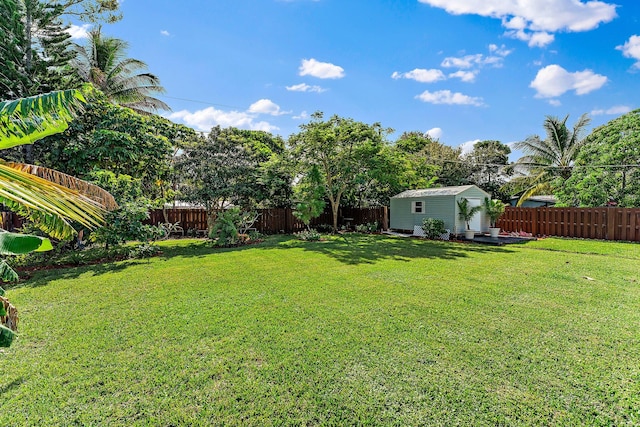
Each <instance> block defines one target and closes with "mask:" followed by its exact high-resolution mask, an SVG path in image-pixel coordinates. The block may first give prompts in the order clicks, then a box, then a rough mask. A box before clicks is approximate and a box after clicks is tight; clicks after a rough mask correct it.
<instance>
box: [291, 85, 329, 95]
mask: <svg viewBox="0 0 640 427" xmlns="http://www.w3.org/2000/svg"><path fill="white" fill-rule="evenodd" d="M286 88H287V90H289V91H292V92H316V93H322V92H326V91H327V90H326V89H325V88H322V87H320V86H310V85H308V84H306V83H300V84H297V85H293V86H287V87H286Z"/></svg>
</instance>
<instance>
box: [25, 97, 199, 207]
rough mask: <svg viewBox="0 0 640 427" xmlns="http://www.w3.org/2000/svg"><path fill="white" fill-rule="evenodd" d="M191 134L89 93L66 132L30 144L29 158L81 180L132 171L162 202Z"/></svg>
mask: <svg viewBox="0 0 640 427" xmlns="http://www.w3.org/2000/svg"><path fill="white" fill-rule="evenodd" d="M195 138H196V133H195V131H193V130H192V129H190V128H188V127H186V126H183V125H179V124H175V123H173V122H171V121H170V120H167V119H165V118H163V117H160V116H157V115H141V114H138V113H136V112H134V111H132V110H130V109H128V108H123V107H120V106H118V105H114V104H111V103H109V102H108V101H107V100H106V99H104V97H103V96H101V95H100V94H99V93H95V91H94V93H93V94H92V100H91V102H90V103H89V104H87V105H86V107H85V108H84V111H83V112H82V114H79V115H78V116H77V117H76V118H75V119H74V120H73V121H72V122H71V123H70V124H69V128H68V129H67V130H66V131H64V132H63V133H60V134H57V135H54V136H51V137H48V138H46V139H45V140H44V141H42V142H38V143H37V144H35V145H34V159H35V162H36V163H37V164H43V165H47V166H49V167H52V168H55V169H58V170H60V171H62V172H65V173H67V174H70V175H74V176H78V177H80V178H82V179H89V180H91V179H92V178H91V176H92V173H93V171H96V170H107V171H110V172H113V173H114V174H116V175H122V174H126V175H131V176H132V177H133V178H134V179H136V180H139V181H140V183H141V185H142V188H143V191H144V194H145V196H146V197H148V198H149V199H154V200H158V199H164V200H165V201H167V200H172V199H173V172H172V169H173V161H174V157H173V155H174V153H175V151H176V150H177V149H178V148H180V147H181V146H182V145H184V144H186V143H187V142H188V141H190V140H192V139H195ZM18 160H19V159H18Z"/></svg>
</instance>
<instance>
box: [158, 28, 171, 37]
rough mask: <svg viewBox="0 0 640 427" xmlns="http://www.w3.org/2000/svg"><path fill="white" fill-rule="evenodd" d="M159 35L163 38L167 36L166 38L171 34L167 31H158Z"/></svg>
mask: <svg viewBox="0 0 640 427" xmlns="http://www.w3.org/2000/svg"><path fill="white" fill-rule="evenodd" d="M160 34H162V35H163V36H167V37H169V36H170V35H171V33H169V31H167V30H162V31H160Z"/></svg>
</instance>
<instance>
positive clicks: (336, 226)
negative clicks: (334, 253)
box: [330, 200, 340, 233]
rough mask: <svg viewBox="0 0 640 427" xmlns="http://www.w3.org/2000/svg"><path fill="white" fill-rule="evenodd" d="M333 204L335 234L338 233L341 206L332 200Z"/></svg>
mask: <svg viewBox="0 0 640 427" xmlns="http://www.w3.org/2000/svg"><path fill="white" fill-rule="evenodd" d="M330 202H331V213H332V215H333V232H334V233H336V232H337V231H338V208H339V207H340V205H339V204H338V202H335V201H333V200H330Z"/></svg>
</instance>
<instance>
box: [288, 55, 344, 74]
mask: <svg viewBox="0 0 640 427" xmlns="http://www.w3.org/2000/svg"><path fill="white" fill-rule="evenodd" d="M299 71H300V73H299V74H300V75H301V76H312V77H317V78H319V79H341V78H343V77H344V76H345V73H344V68H342V67H340V66H338V65H334V64H331V63H329V62H320V61H317V60H315V59H313V58H311V59H303V60H302V65H300V68H299Z"/></svg>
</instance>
